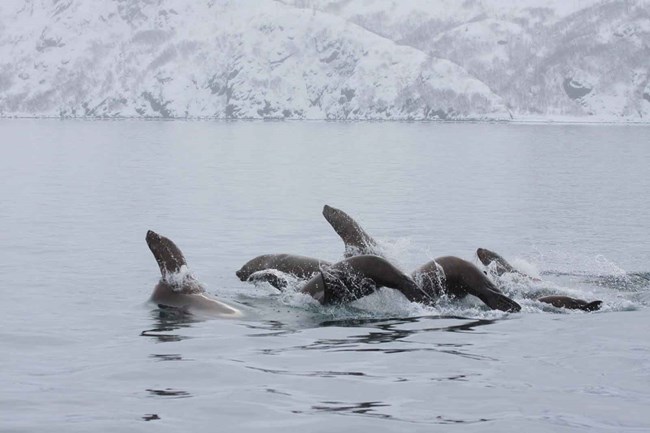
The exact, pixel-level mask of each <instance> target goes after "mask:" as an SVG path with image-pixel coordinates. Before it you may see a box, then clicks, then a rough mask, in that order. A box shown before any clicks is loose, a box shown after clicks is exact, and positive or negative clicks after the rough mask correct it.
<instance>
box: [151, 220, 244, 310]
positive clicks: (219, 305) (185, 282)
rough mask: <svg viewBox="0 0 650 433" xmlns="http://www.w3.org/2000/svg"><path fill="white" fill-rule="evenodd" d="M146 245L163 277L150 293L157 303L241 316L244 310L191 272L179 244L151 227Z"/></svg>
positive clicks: (164, 305)
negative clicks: (218, 296) (214, 292)
mask: <svg viewBox="0 0 650 433" xmlns="http://www.w3.org/2000/svg"><path fill="white" fill-rule="evenodd" d="M146 241H147V245H148V246H149V249H150V250H151V252H152V253H153V255H154V257H155V258H156V262H158V266H159V268H160V273H161V275H162V277H161V278H160V281H159V282H158V284H157V285H156V287H155V288H154V290H153V293H152V294H151V301H152V302H154V303H155V304H157V305H158V307H160V308H162V309H164V308H174V309H178V310H180V311H182V312H186V313H193V314H210V315H215V314H216V315H219V316H223V317H239V316H241V315H242V314H241V312H240V311H239V310H237V309H236V308H233V307H231V306H230V305H227V304H225V303H223V302H221V301H218V300H217V299H215V298H214V297H212V296H211V295H209V294H208V293H207V292H206V291H205V288H204V287H203V285H202V284H201V283H200V282H199V281H198V280H197V279H196V278H195V277H194V276H193V275H192V274H191V273H190V272H189V269H188V268H187V262H186V260H185V257H184V256H183V253H182V252H181V250H180V248H178V247H177V246H176V244H175V243H174V242H172V241H171V240H170V239H168V238H166V237H164V236H161V235H159V234H158V233H156V232H154V231H152V230H149V231H147V236H146Z"/></svg>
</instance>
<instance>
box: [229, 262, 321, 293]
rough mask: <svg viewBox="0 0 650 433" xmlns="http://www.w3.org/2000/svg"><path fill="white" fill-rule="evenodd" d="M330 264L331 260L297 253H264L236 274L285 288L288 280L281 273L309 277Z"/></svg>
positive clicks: (240, 277) (247, 263) (253, 280)
mask: <svg viewBox="0 0 650 433" xmlns="http://www.w3.org/2000/svg"><path fill="white" fill-rule="evenodd" d="M329 266H331V263H330V262H327V261H325V260H320V259H315V258H312V257H306V256H299V255H295V254H264V255H261V256H257V257H255V258H254V259H251V260H249V261H248V262H246V264H244V266H242V267H241V268H240V269H239V270H238V271H237V272H235V274H236V275H237V277H238V278H239V279H240V280H241V281H249V282H258V281H264V282H267V283H269V284H271V285H272V286H274V287H276V288H278V289H283V288H285V287H286V286H287V280H286V279H285V278H283V276H282V275H281V274H288V275H291V276H293V277H295V278H299V279H307V278H311V277H312V276H313V275H314V274H315V273H317V272H320V271H321V270H322V269H324V268H327V267H329ZM278 272H279V273H281V274H278Z"/></svg>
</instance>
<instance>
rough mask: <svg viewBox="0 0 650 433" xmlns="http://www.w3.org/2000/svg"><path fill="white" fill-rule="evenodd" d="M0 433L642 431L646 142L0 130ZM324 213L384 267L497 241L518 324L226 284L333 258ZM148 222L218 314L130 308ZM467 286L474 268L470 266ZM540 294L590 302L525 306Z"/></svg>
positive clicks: (436, 134) (309, 127) (289, 126)
mask: <svg viewBox="0 0 650 433" xmlns="http://www.w3.org/2000/svg"><path fill="white" fill-rule="evenodd" d="M0 131H1V135H0V136H1V137H2V139H1V140H0V227H1V228H0V295H1V296H0V298H1V299H0V324H1V326H0V344H1V349H0V431H2V432H36V431H55V432H89V431H93V432H95V431H106V432H108V431H110V432H115V431H120V432H122V431H125V432H126V431H142V432H145V431H155V432H161V431H162V432H167V431H168V432H178V431H193V432H200V431H206V432H207V431H236V432H248V431H265V432H269V433H270V432H282V433H285V432H287V431H304V432H332V431H372V432H403V431H409V432H413V431H417V432H420V431H421V432H430V431H463V432H464V431H468V432H479V431H480V432H495V431H499V432H521V431H526V432H569V431H571V432H573V431H584V432H627V431H634V432H641V431H650V411H649V410H648V408H650V332H649V331H650V327H649V326H650V309H649V308H648V306H649V305H650V263H649V258H650V236H649V235H650V223H649V222H648V221H650V219H649V218H648V215H649V214H650V201H649V197H650V168H649V167H650V127H644V126H615V125H535V124H528V125H526V124H489V123H477V124H474V123H328V122H233V123H230V122H212V121H128V120H124V121H72V120H66V121H60V120H7V119H5V120H0ZM324 204H329V205H331V206H334V207H337V208H340V209H343V210H345V211H346V212H348V213H349V214H350V215H352V216H353V217H354V218H356V219H357V220H358V221H359V222H360V224H361V225H362V226H363V227H364V228H365V229H366V230H367V231H368V232H369V233H370V234H372V235H373V236H374V237H375V238H376V239H378V240H379V241H380V243H381V245H382V247H383V248H384V250H385V251H386V252H387V255H388V256H389V257H390V258H391V259H392V261H393V262H394V263H396V264H397V265H398V266H399V267H401V268H402V269H403V270H404V271H406V272H409V273H410V271H411V270H413V269H415V268H416V267H418V266H420V265H421V264H423V263H425V262H427V261H429V260H431V259H432V258H435V257H437V256H443V255H456V256H459V257H462V258H465V259H467V260H470V261H473V262H475V263H477V264H478V265H480V263H479V262H478V260H477V259H476V253H475V252H476V249H477V248H478V247H483V248H489V249H491V250H494V251H497V252H498V253H500V254H501V255H502V256H504V257H505V258H507V259H508V260H509V261H510V262H511V263H512V264H513V265H514V266H515V267H517V268H518V269H520V270H522V271H523V272H526V273H528V274H530V275H533V276H536V277H538V278H539V279H540V281H531V280H522V279H517V278H509V277H508V276H503V277H501V278H499V279H498V281H497V283H498V284H499V286H500V287H501V288H502V289H503V290H504V291H505V292H506V293H507V294H508V295H509V296H511V297H512V298H514V299H515V300H516V301H517V302H519V303H520V304H521V305H522V311H521V312H519V313H513V314H508V313H503V312H495V311H490V310H488V309H487V308H486V307H485V306H484V305H482V304H481V303H480V302H479V301H478V300H476V299H469V298H467V299H464V300H461V301H457V300H449V299H442V300H441V301H440V303H439V304H438V305H436V306H434V307H427V306H422V305H419V304H412V303H409V302H408V301H406V299H405V298H403V297H402V296H401V295H400V294H397V293H394V292H392V291H391V290H389V289H381V290H380V291H379V292H378V293H375V294H373V295H371V296H369V297H367V298H364V299H361V300H358V301H356V302H354V303H352V304H351V305H348V306H343V307H321V306H319V305H316V304H315V303H314V302H312V301H311V300H309V299H306V298H305V296H303V295H299V294H297V293H296V292H295V290H289V291H287V292H285V293H279V292H277V291H276V290H275V289H273V288H272V287H270V286H268V285H265V284H260V285H258V286H255V285H251V284H247V283H243V282H240V281H239V280H238V279H237V278H236V276H235V271H236V270H237V269H238V268H239V267H240V266H241V265H242V264H243V263H245V262H246V261H247V260H249V259H250V258H252V257H254V256H257V255H260V254H264V253H282V252H286V253H295V254H302V255H307V256H313V257H319V258H323V259H326V260H330V261H336V260H338V259H340V258H341V257H342V254H343V244H342V242H341V240H340V239H339V237H338V236H337V235H336V233H334V231H333V230H332V229H331V227H330V226H329V225H328V224H327V222H326V221H325V219H324V218H323V217H322V215H321V211H322V207H323V205H324ZM148 229H152V230H155V231H157V232H159V233H161V234H163V235H165V236H168V237H169V238H171V239H173V240H174V241H175V242H176V243H177V244H178V246H179V247H180V248H181V249H182V250H183V252H184V253H185V256H186V257H187V259H188V264H189V266H190V268H191V270H192V272H193V273H194V274H195V275H196V276H197V278H198V279H199V280H201V281H202V282H203V283H204V284H205V285H206V286H207V287H208V290H209V291H210V292H211V293H213V294H215V295H216V296H217V297H219V298H220V299H223V300H225V301H226V302H228V303H230V304H232V305H235V306H236V307H237V308H239V309H241V310H242V311H243V312H244V317H243V318H241V319H219V318H216V319H202V318H198V317H192V316H178V315H176V316H174V315H169V314H165V313H163V312H161V311H159V310H158V309H157V308H156V306H155V305H152V304H150V303H149V302H148V299H149V296H150V294H151V291H152V289H153V287H154V286H155V284H156V283H157V281H158V279H159V277H160V272H159V270H158V267H157V265H156V262H155V260H154V258H153V256H152V254H151V252H150V251H149V250H148V248H147V245H146V243H145V240H144V238H145V234H146V231H147V230H148ZM491 277H493V278H495V276H494V275H491ZM548 294H563V295H569V296H573V297H578V298H582V299H586V300H595V299H600V300H602V301H603V308H602V309H601V311H598V312H593V313H585V312H582V311H566V310H564V311H563V310H560V309H557V308H555V307H552V306H550V305H547V304H543V303H540V302H539V301H537V300H536V298H538V297H539V296H542V295H548Z"/></svg>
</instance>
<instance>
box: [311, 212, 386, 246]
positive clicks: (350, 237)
mask: <svg viewBox="0 0 650 433" xmlns="http://www.w3.org/2000/svg"><path fill="white" fill-rule="evenodd" d="M323 216H324V217H325V219H326V220H327V222H328V223H330V225H331V226H332V228H333V229H334V231H335V232H336V233H337V234H338V235H339V236H340V237H341V240H342V241H343V244H344V245H345V257H353V256H359V255H366V254H373V255H380V256H381V255H382V254H381V251H379V248H378V247H377V242H376V241H375V240H374V239H373V238H372V236H370V235H369V234H368V233H366V231H365V230H364V229H363V228H361V226H360V225H359V223H357V222H356V221H355V220H354V219H353V218H352V217H351V216H350V215H348V214H347V213H345V212H343V211H342V210H340V209H337V208H335V207H331V206H328V205H325V206H323Z"/></svg>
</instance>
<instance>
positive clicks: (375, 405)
mask: <svg viewBox="0 0 650 433" xmlns="http://www.w3.org/2000/svg"><path fill="white" fill-rule="evenodd" d="M381 408H391V405H390V404H388V403H385V402H382V401H363V402H342V401H322V402H320V404H317V405H313V406H312V407H311V409H312V411H313V412H315V413H317V412H327V413H331V414H338V415H348V416H363V417H371V418H379V419H385V420H393V421H403V422H408V423H412V424H475V423H480V422H486V421H490V420H489V419H487V418H477V419H458V418H456V419H454V418H449V417H446V416H443V415H437V416H435V417H433V418H431V419H430V420H421V421H416V420H412V419H404V418H400V417H396V416H394V415H391V414H388V413H385V411H381V410H380V409H381ZM292 412H293V413H303V412H302V411H299V410H294V411H292Z"/></svg>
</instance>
